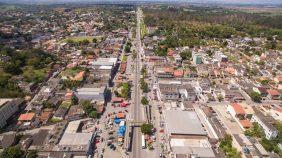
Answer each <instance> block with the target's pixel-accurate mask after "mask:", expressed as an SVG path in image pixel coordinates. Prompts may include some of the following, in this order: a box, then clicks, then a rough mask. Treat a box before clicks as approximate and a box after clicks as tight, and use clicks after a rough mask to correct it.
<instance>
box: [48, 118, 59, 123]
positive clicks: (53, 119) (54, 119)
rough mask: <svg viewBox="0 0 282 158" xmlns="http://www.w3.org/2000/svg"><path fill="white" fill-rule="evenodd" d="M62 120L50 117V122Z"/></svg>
mask: <svg viewBox="0 0 282 158" xmlns="http://www.w3.org/2000/svg"><path fill="white" fill-rule="evenodd" d="M61 121H62V120H61V119H59V118H51V120H50V122H52V123H58V122H61Z"/></svg>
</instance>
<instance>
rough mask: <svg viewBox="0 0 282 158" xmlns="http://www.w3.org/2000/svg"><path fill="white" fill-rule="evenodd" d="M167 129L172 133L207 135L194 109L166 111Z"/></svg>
mask: <svg viewBox="0 0 282 158" xmlns="http://www.w3.org/2000/svg"><path fill="white" fill-rule="evenodd" d="M164 116H165V121H166V130H167V132H168V133H169V134H170V135H171V134H182V135H183V134H184V135H207V133H206V132H205V131H204V128H203V126H202V123H201V122H200V120H199V118H198V116H197V114H196V113H195V112H194V111H180V110H166V111H164Z"/></svg>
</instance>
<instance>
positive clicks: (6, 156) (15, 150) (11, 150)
mask: <svg viewBox="0 0 282 158" xmlns="http://www.w3.org/2000/svg"><path fill="white" fill-rule="evenodd" d="M23 155H24V151H22V150H21V148H20V146H12V147H8V148H6V149H4V151H3V152H2V153H1V154H0V158H21V157H22V156H23Z"/></svg>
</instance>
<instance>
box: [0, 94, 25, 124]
mask: <svg viewBox="0 0 282 158" xmlns="http://www.w3.org/2000/svg"><path fill="white" fill-rule="evenodd" d="M23 102H24V100H23V99H0V118H1V119H0V128H2V127H4V126H5V125H6V123H7V120H8V119H9V118H10V117H11V116H12V115H14V114H15V113H16V112H17V111H18V109H19V106H20V105H21V104H22V103H23Z"/></svg>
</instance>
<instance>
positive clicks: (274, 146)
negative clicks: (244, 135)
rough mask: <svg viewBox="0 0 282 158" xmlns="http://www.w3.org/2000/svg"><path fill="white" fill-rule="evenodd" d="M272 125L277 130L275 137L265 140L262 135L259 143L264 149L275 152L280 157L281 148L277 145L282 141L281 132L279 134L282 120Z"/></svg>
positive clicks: (281, 128) (281, 129) (281, 130)
mask: <svg viewBox="0 0 282 158" xmlns="http://www.w3.org/2000/svg"><path fill="white" fill-rule="evenodd" d="M274 127H275V128H276V129H277V130H278V135H277V137H276V138H272V139H270V140H267V139H266V138H265V137H263V138H262V139H261V140H260V143H261V145H262V146H263V147H264V149H265V150H266V151H269V152H275V153H277V154H278V155H279V156H280V157H281V156H282V150H281V149H280V148H279V146H278V145H279V144H281V143H282V134H281V133H282V122H276V123H275V124H274Z"/></svg>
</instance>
